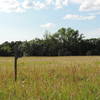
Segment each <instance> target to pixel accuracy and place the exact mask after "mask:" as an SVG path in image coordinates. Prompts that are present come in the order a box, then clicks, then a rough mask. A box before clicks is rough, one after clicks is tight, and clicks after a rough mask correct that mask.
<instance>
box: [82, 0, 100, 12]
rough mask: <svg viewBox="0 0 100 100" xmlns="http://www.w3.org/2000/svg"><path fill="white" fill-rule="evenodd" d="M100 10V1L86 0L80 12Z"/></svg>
mask: <svg viewBox="0 0 100 100" xmlns="http://www.w3.org/2000/svg"><path fill="white" fill-rule="evenodd" d="M93 10H100V0H84V1H83V2H82V3H81V5H80V11H93Z"/></svg>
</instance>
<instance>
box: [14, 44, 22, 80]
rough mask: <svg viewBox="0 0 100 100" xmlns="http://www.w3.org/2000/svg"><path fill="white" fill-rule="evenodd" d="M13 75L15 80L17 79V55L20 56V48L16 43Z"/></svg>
mask: <svg viewBox="0 0 100 100" xmlns="http://www.w3.org/2000/svg"><path fill="white" fill-rule="evenodd" d="M14 56H15V57H14V74H15V75H14V76H15V81H16V80H17V60H18V58H19V57H22V54H21V48H20V47H19V46H18V45H17V44H16V45H15V47H14Z"/></svg>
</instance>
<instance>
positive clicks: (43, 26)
mask: <svg viewBox="0 0 100 100" xmlns="http://www.w3.org/2000/svg"><path fill="white" fill-rule="evenodd" d="M54 26H55V24H54V23H47V24H43V25H40V27H42V28H45V29H49V28H53V27H54Z"/></svg>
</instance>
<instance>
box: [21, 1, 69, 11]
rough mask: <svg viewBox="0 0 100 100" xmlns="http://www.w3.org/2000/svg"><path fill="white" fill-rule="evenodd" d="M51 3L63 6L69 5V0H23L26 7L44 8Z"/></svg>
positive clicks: (57, 6) (56, 6)
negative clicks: (41, 0)
mask: <svg viewBox="0 0 100 100" xmlns="http://www.w3.org/2000/svg"><path fill="white" fill-rule="evenodd" d="M51 5H52V6H55V8H63V7H64V6H67V5H68V0H44V1H43V2H40V1H35V0H24V2H23V7H24V8H35V9H43V8H47V7H48V6H51Z"/></svg>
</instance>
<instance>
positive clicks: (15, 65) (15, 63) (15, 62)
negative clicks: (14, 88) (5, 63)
mask: <svg viewBox="0 0 100 100" xmlns="http://www.w3.org/2000/svg"><path fill="white" fill-rule="evenodd" d="M17 59H18V58H16V57H15V61H14V70H15V72H14V73H15V81H16V80H17Z"/></svg>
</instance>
